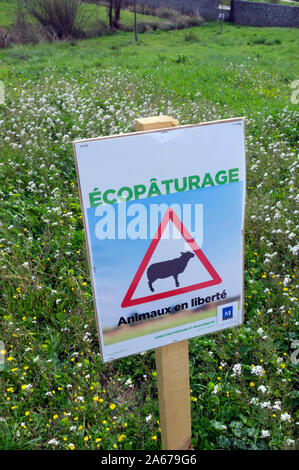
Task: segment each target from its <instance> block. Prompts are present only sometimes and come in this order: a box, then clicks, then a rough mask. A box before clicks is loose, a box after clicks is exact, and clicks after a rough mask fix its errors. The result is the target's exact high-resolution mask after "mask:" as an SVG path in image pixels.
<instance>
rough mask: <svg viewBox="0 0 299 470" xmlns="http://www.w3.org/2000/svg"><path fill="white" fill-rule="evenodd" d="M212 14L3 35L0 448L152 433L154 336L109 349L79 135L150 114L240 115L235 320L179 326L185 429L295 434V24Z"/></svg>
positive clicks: (201, 441)
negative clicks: (104, 346)
mask: <svg viewBox="0 0 299 470" xmlns="http://www.w3.org/2000/svg"><path fill="white" fill-rule="evenodd" d="M0 23H1V22H0ZM219 31H220V28H219V24H218V23H216V22H215V23H207V24H205V25H203V26H201V27H197V28H191V29H189V30H188V31H187V30H180V31H168V32H162V31H156V32H152V33H146V34H143V35H142V38H141V40H140V41H139V43H137V44H136V43H135V42H134V38H133V35H132V33H129V32H127V33H125V32H120V33H117V34H116V35H113V36H106V37H101V38H93V39H85V40H80V41H59V42H55V43H49V42H43V43H41V44H35V45H26V46H20V45H17V46H14V47H9V48H7V49H3V50H1V51H0V80H1V81H2V82H3V83H4V84H5V104H2V105H0V179H1V186H0V202H1V204H0V221H1V223H0V284H1V289H0V340H1V341H3V343H4V350H2V352H1V354H2V357H3V356H4V357H5V360H4V364H3V365H1V364H0V368H1V370H0V387H1V394H0V409H1V416H0V448H2V449H16V448H17V449H32V448H34V449H44V448H46V449H75V448H76V449H159V448H160V446H161V440H160V423H159V413H158V400H157V384H156V372H155V362H154V352H153V351H149V352H146V353H144V354H139V355H135V356H132V357H129V358H125V359H121V360H117V361H115V362H112V363H107V364H103V362H102V361H101V357H100V354H99V346H98V339H97V332H96V324H95V315H94V307H93V301H92V293H91V285H90V278H89V272H88V264H87V254H86V248H85V241H84V232H83V224H82V216H81V208H80V202H79V194H78V188H77V181H76V173H75V166H74V158H73V152H72V141H73V140H74V139H77V138H88V137H95V136H99V135H109V134H118V133H121V132H130V131H133V130H134V123H135V119H136V118H137V117H144V116H150V115H156V114H159V113H163V114H168V115H170V116H173V117H174V118H177V119H178V120H179V121H180V123H181V124H190V123H198V122H202V121H210V120H215V119H222V118H229V117H232V116H234V117H236V116H245V117H246V120H247V124H246V142H247V153H246V158H247V202H246V235H245V268H246V271H245V322H244V325H242V326H240V327H237V328H235V329H231V330H227V331H224V332H221V333H217V334H212V335H207V336H204V337H199V338H196V339H192V340H190V341H189V345H190V346H189V347H190V379H191V388H190V403H191V408H192V426H193V440H192V445H193V447H194V448H195V449H294V448H295V440H294V436H295V434H296V432H295V428H296V422H298V417H296V404H298V392H297V391H296V387H295V384H296V365H295V363H294V361H293V362H292V361H291V354H292V352H293V350H292V342H293V341H294V340H295V339H296V330H297V329H298V318H296V313H298V278H297V277H296V276H297V273H296V267H297V255H298V242H297V241H296V232H298V225H297V224H298V222H297V221H298V209H297V208H296V203H297V202H298V194H297V193H296V170H297V167H298V161H297V155H296V152H297V140H298V117H299V113H298V105H297V104H296V103H295V102H294V103H292V102H291V99H290V98H291V94H292V92H293V91H294V90H293V89H292V88H291V84H292V82H293V81H294V80H295V79H297V78H298V60H297V51H298V38H297V31H296V30H291V29H275V28H272V29H267V28H265V29H257V28H249V27H247V28H246V27H238V26H235V25H229V24H224V32H223V34H219ZM292 101H294V100H292ZM124 158H125V156H124ZM199 164H200V162H199Z"/></svg>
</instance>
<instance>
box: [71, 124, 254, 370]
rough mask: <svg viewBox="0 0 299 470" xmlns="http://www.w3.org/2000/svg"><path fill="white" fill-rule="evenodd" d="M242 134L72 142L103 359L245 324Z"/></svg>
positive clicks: (193, 131) (239, 128)
mask: <svg viewBox="0 0 299 470" xmlns="http://www.w3.org/2000/svg"><path fill="white" fill-rule="evenodd" d="M244 126H245V122H244V119H243V118H236V119H229V120H224V121H217V122H211V123H205V124H199V125H193V126H179V127H176V128H172V129H167V130H156V131H147V132H137V133H133V134H125V135H120V136H111V137H103V138H97V139H89V140H83V141H82V140H81V141H76V142H74V151H75V160H76V167H77V175H78V180H79V187H80V195H81V203H82V209H83V214H84V225H85V233H86V239H87V245H88V252H89V262H90V272H91V279H92V285H93V293H94V300H95V307H96V315H97V324H98V330H99V337H100V345H101V352H102V357H103V360H104V361H109V360H112V359H116V358H120V357H124V356H128V355H130V354H136V353H139V352H142V351H145V350H148V349H152V348H157V347H159V346H164V345H166V344H169V343H172V342H175V341H181V340H183V339H187V338H192V337H195V336H199V335H203V334H206V333H210V332H215V331H219V330H222V329H224V328H227V327H232V326H235V325H239V324H240V323H242V321H243V302H244V298H243V224H244V200H245V142H244V140H245V139H244Z"/></svg>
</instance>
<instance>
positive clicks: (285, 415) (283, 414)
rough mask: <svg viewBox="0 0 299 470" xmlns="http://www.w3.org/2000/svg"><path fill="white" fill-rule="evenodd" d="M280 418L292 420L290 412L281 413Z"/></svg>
mask: <svg viewBox="0 0 299 470" xmlns="http://www.w3.org/2000/svg"><path fill="white" fill-rule="evenodd" d="M280 419H281V421H286V422H290V421H291V415H290V414H289V413H282V414H281V415H280Z"/></svg>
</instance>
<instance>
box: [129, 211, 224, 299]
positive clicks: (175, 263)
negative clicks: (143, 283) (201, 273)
mask: <svg viewBox="0 0 299 470" xmlns="http://www.w3.org/2000/svg"><path fill="white" fill-rule="evenodd" d="M170 221H172V222H173V224H174V225H175V227H176V228H177V230H179V232H180V234H181V235H182V236H183V237H184V239H185V241H186V242H187V243H188V245H189V246H190V250H191V251H187V252H181V253H180V256H179V257H178V258H175V259H171V260H165V261H159V262H156V263H151V258H152V256H153V254H154V252H155V250H156V248H157V245H158V243H159V241H160V240H161V237H162V236H163V234H164V233H165V229H166V227H167V225H168V224H169V222H170ZM194 256H197V258H198V259H199V261H200V262H201V263H202V264H203V266H204V267H205V268H206V270H207V272H208V274H209V275H210V277H211V279H209V280H206V281H204V282H197V283H195V284H192V285H188V286H184V287H180V283H179V280H178V278H179V275H180V274H183V273H184V271H185V269H186V268H187V265H188V262H189V261H190V260H191V259H192V258H193V257H194ZM150 263H151V264H150ZM145 270H146V273H147V279H148V285H149V289H150V291H152V292H154V287H153V284H154V282H155V281H157V280H159V279H165V278H169V277H172V278H173V279H174V281H175V286H176V289H171V290H166V291H164V292H161V293H157V294H150V295H146V296H144V297H140V298H138V299H132V296H133V295H134V292H135V290H136V288H137V287H138V284H139V281H140V279H141V278H142V275H143V274H144V272H145ZM219 283H221V277H220V276H219V274H217V272H216V271H215V269H214V268H213V266H212V265H211V263H210V262H209V260H208V259H207V258H206V256H205V255H204V253H203V252H202V250H201V249H200V248H199V246H198V245H197V243H196V241H195V240H194V239H193V238H192V236H191V235H190V234H189V232H188V230H187V229H186V227H184V225H183V223H182V222H181V221H180V220H179V218H178V216H177V215H176V214H175V212H174V211H173V210H172V209H168V210H167V211H166V213H165V215H164V217H163V220H162V222H161V224H160V226H159V228H158V230H157V233H156V234H155V236H154V238H153V240H152V242H151V244H150V246H149V248H148V250H147V252H146V254H145V257H144V258H143V260H142V262H141V264H140V266H139V269H138V271H137V273H136V275H135V277H134V279H133V281H132V283H131V285H130V287H129V290H128V292H127V294H126V296H125V298H124V300H123V302H122V304H121V306H122V307H123V308H124V307H131V306H132V305H138V304H142V303H145V302H150V301H153V300H159V299H165V298H167V297H171V296H174V295H178V294H184V293H186V292H190V291H193V290H197V289H203V288H204V287H210V286H214V285H216V284H219Z"/></svg>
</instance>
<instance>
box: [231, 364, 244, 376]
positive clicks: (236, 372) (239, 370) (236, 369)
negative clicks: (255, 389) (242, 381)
mask: <svg viewBox="0 0 299 470" xmlns="http://www.w3.org/2000/svg"><path fill="white" fill-rule="evenodd" d="M241 374H242V366H241V364H235V365H234V367H233V373H232V374H231V376H232V377H235V376H236V375H241Z"/></svg>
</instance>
